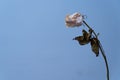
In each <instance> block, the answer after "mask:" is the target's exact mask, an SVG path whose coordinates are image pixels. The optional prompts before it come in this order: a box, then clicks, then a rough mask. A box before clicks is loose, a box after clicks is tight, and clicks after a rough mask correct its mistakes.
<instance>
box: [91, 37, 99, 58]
mask: <svg viewBox="0 0 120 80" xmlns="http://www.w3.org/2000/svg"><path fill="white" fill-rule="evenodd" d="M91 49H92V51H93V52H94V53H95V54H96V57H97V56H98V55H99V42H98V39H97V38H92V39H91Z"/></svg>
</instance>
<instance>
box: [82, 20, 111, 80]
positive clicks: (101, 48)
mask: <svg viewBox="0 0 120 80" xmlns="http://www.w3.org/2000/svg"><path fill="white" fill-rule="evenodd" d="M83 23H84V24H85V25H86V26H87V27H88V28H89V29H91V30H92V31H93V34H94V35H95V37H96V38H97V39H98V37H97V34H96V33H95V31H94V30H93V29H92V28H91V27H90V26H89V25H88V24H87V23H86V22H85V21H83ZM98 41H99V39H98ZM99 48H100V51H101V53H102V56H103V58H104V61H105V64H106V71H107V80H109V67H108V62H107V58H106V55H105V52H104V50H103V47H102V44H101V43H100V41H99Z"/></svg>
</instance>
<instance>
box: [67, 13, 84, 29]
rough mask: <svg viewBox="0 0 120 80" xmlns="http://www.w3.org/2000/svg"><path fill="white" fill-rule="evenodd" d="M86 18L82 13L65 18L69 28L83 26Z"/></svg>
mask: <svg viewBox="0 0 120 80" xmlns="http://www.w3.org/2000/svg"><path fill="white" fill-rule="evenodd" d="M83 19H84V16H83V15H81V14H80V13H77V12H76V13H74V14H72V15H67V16H66V18H65V22H66V26H67V27H79V26H81V25H82V24H83Z"/></svg>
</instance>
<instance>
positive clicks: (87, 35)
mask: <svg viewBox="0 0 120 80" xmlns="http://www.w3.org/2000/svg"><path fill="white" fill-rule="evenodd" d="M82 33H83V36H78V37H75V38H74V39H73V40H77V41H78V42H79V44H80V45H85V44H88V43H89V42H90V37H91V34H90V33H88V32H87V31H85V30H84V29H83V30H82Z"/></svg>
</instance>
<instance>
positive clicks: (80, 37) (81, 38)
mask: <svg viewBox="0 0 120 80" xmlns="http://www.w3.org/2000/svg"><path fill="white" fill-rule="evenodd" d="M73 40H77V41H78V42H79V44H80V45H85V44H87V42H86V41H85V40H84V37H83V36H78V37H75V38H74V39H73Z"/></svg>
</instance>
